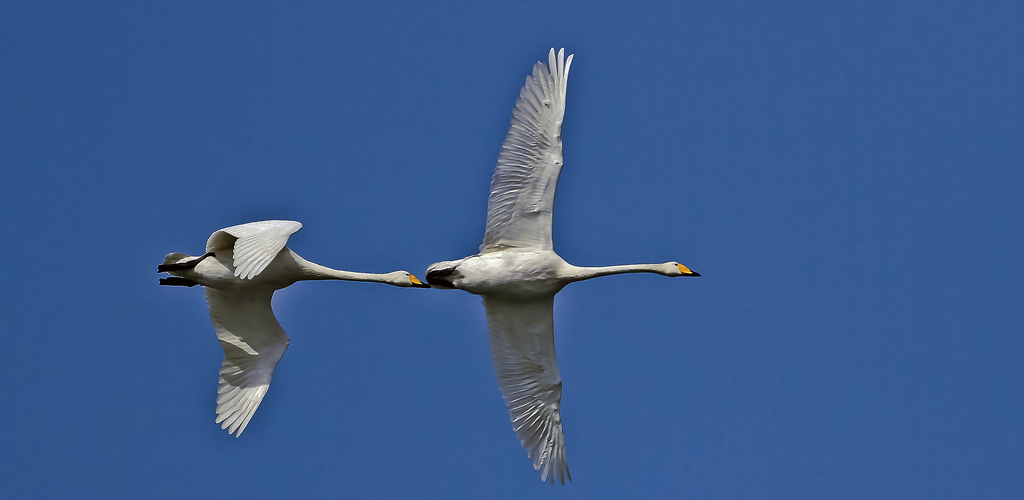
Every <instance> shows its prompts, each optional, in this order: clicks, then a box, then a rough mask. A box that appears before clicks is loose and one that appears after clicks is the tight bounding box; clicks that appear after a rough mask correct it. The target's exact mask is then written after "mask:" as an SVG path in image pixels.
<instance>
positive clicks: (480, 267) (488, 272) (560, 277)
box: [427, 49, 700, 484]
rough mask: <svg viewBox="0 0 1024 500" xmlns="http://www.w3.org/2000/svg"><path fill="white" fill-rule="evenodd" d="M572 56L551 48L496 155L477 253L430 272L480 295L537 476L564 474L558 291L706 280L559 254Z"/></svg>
mask: <svg viewBox="0 0 1024 500" xmlns="http://www.w3.org/2000/svg"><path fill="white" fill-rule="evenodd" d="M572 57H573V56H572V55H570V56H569V57H568V58H566V57H565V50H564V49H563V50H560V51H559V52H558V54H557V56H556V54H555V49H551V50H550V51H549V52H548V63H547V64H546V65H545V64H544V63H541V62H538V63H537V64H536V65H534V67H533V74H532V75H530V76H528V77H526V84H525V85H524V86H523V89H522V90H521V91H520V92H519V99H518V100H517V101H516V106H515V109H514V110H513V112H512V126H511V127H510V129H509V132H508V135H507V136H506V137H505V142H504V144H502V146H501V153H500V154H499V155H498V165H497V167H496V168H495V169H494V178H493V179H492V181H491V195H490V198H489V199H488V203H487V227H486V230H485V232H484V241H483V244H482V245H481V246H480V253H479V254H477V255H473V256H469V257H466V258H463V259H459V260H456V261H447V262H437V263H435V264H433V265H431V266H430V267H429V268H428V269H427V282H428V283H430V284H431V285H432V286H434V287H436V288H457V289H460V290H465V291H468V292H470V293H474V294H477V295H481V296H483V303H484V307H485V308H486V310H487V325H488V331H489V335H490V344H491V361H492V362H493V363H494V372H495V375H496V376H497V379H498V386H499V387H500V388H501V394H502V397H504V399H505V404H506V406H507V407H508V410H509V416H510V417H511V419H512V428H513V430H515V432H516V435H517V436H518V437H519V442H520V443H521V444H522V445H523V447H524V448H526V451H527V454H528V456H529V457H530V458H531V459H532V460H533V467H534V468H535V469H538V470H540V473H541V480H542V481H546V480H548V478H549V477H550V479H551V482H554V481H555V478H556V476H557V478H558V481H559V482H560V483H562V484H564V483H565V479H566V478H568V479H569V480H570V481H572V476H570V475H569V467H568V464H567V462H566V456H565V436H564V434H563V433H562V419H561V415H560V414H559V408H560V405H561V400H562V378H561V376H560V375H559V373H558V362H557V360H556V358H555V341H554V326H553V321H552V312H553V307H554V298H555V294H556V293H558V291H559V290H561V289H562V288H563V287H565V286H566V285H568V284H569V283H572V282H575V281H580V280H585V279H590V278H596V277H598V276H606V275H611V274H622V273H635V272H648V273H656V274H661V275H664V276H700V275H699V274H697V273H695V272H693V271H691V270H690V269H688V268H687V267H686V266H684V265H682V264H679V263H678V262H666V263H664V264H634V265H624V266H608V267H577V266H573V265H571V264H569V263H567V262H565V261H564V260H562V258H561V257H559V256H558V254H556V253H555V252H554V250H553V246H552V239H551V217H552V212H553V207H554V200H555V186H556V184H557V183H558V175H559V173H560V172H561V170H562V163H563V160H562V119H563V117H564V116H565V95H566V84H567V81H568V76H569V66H570V65H571V64H572Z"/></svg>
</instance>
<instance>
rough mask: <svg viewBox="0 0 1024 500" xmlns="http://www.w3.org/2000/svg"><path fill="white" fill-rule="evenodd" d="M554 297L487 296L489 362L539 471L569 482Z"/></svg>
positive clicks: (517, 431) (524, 446) (527, 450)
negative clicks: (514, 298)
mask: <svg viewBox="0 0 1024 500" xmlns="http://www.w3.org/2000/svg"><path fill="white" fill-rule="evenodd" d="M553 306H554V297H548V298H544V299H540V300H536V301H529V302H511V301H503V300H497V299H494V298H491V297H484V307H486V308H487V327H488V328H487V329H488V331H489V333H490V340H491V361H492V362H493V363H494V373H495V374H496V375H497V377H498V386H499V387H501V395H502V396H503V397H504V398H505V405H506V406H508V412H509V415H510V416H511V417H512V428H513V429H514V430H515V431H516V435H518V436H519V442H520V443H521V444H522V445H523V448H526V452H527V453H528V454H529V457H530V458H532V459H533V468H534V469H539V470H540V471H541V481H546V480H547V478H548V475H549V474H550V475H551V482H552V483H553V482H554V481H555V476H558V481H559V482H560V483H562V484H565V478H566V477H568V478H569V480H570V481H572V476H571V475H569V467H568V465H567V464H566V460H565V437H564V435H563V434H562V419H561V417H560V416H559V412H558V408H559V405H560V404H561V401H562V378H561V377H560V376H559V375H558V361H557V360H556V359H555V335H554V327H553V320H552V312H553Z"/></svg>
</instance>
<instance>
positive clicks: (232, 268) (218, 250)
mask: <svg viewBox="0 0 1024 500" xmlns="http://www.w3.org/2000/svg"><path fill="white" fill-rule="evenodd" d="M301 228H302V224H300V223H298V222H294V221H281V220H271V221H259V222H250V223H248V224H241V225H238V226H232V227H228V228H224V229H221V230H219V231H216V232H214V233H213V234H212V235H210V239H209V240H208V241H207V243H206V251H207V254H206V255H204V256H200V257H192V256H189V255H184V254H180V253H172V254H169V255H167V257H166V259H165V260H164V264H163V265H161V266H160V268H159V270H160V271H162V272H168V273H170V274H172V275H174V276H176V277H177V278H169V279H163V280H161V284H167V285H183V286H192V285H196V284H199V285H202V286H203V287H204V291H205V293H206V302H207V305H208V306H209V308H210V320H211V321H212V322H213V328H214V330H215V331H216V332H217V339H218V340H219V341H220V345H221V347H223V348H224V362H223V364H222V365H221V369H220V385H219V387H218V388H217V394H218V396H217V420H216V421H217V423H219V424H221V428H224V429H227V430H228V433H235V436H236V437H237V436H240V435H242V431H244V430H245V427H246V426H247V425H248V424H249V420H250V419H252V416H253V414H254V413H255V412H256V408H257V407H259V405H260V402H261V401H262V400H263V396H264V395H265V394H266V393H267V389H268V388H269V387H270V379H271V378H272V377H273V375H274V368H275V367H277V363H278V361H280V360H281V357H282V356H284V351H285V349H287V348H288V341H289V339H288V335H287V334H285V332H284V329H282V328H281V325H280V324H279V323H278V322H277V318H275V317H274V312H273V310H272V309H271V307H270V300H271V298H272V297H273V295H274V291H275V290H280V289H281V288H285V287H287V286H290V285H292V284H293V283H295V282H296V281H302V280H329V279H335V280H349V281H372V282H377V283H387V284H390V285H395V286H418V287H426V286H427V285H425V284H423V283H422V282H420V281H419V280H418V279H416V277H415V276H413V275H411V274H409V273H407V272H405V271H395V272H392V273H387V274H370V273H352V272H347V271H339V270H336V269H331V268H328V267H324V266H321V265H319V264H314V263H312V262H309V261H307V260H306V259H303V258H302V257H300V256H299V255H298V254H296V253H295V252H293V251H292V250H291V249H289V248H287V247H286V246H285V244H287V242H288V238H289V237H290V236H291V235H292V234H295V232H296V231H298V230H299V229H301Z"/></svg>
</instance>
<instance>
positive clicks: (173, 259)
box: [156, 252, 213, 273]
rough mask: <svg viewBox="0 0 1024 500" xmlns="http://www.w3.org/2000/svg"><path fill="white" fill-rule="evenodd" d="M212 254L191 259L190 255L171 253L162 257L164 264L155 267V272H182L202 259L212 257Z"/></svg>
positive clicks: (208, 253)
mask: <svg viewBox="0 0 1024 500" xmlns="http://www.w3.org/2000/svg"><path fill="white" fill-rule="evenodd" d="M212 256H213V252H206V253H205V254H203V255H200V256H199V257H193V256H191V255H185V254H183V253H178V252H171V253H169V254H167V257H164V263H163V264H160V265H159V266H156V272H158V273H169V272H171V271H184V270H186V269H192V268H194V267H196V264H199V263H200V262H202V261H203V259H205V258H207V257H212Z"/></svg>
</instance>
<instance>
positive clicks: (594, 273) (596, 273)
mask: <svg viewBox="0 0 1024 500" xmlns="http://www.w3.org/2000/svg"><path fill="white" fill-rule="evenodd" d="M626 273H655V274H660V275H663V276H667V275H668V273H667V272H666V270H665V264H626V265H622V266H602V267H579V266H570V268H569V272H567V273H566V275H567V276H568V278H569V279H570V280H572V281H583V280H588V279H590V278H599V277H601V276H609V275H612V274H626Z"/></svg>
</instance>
